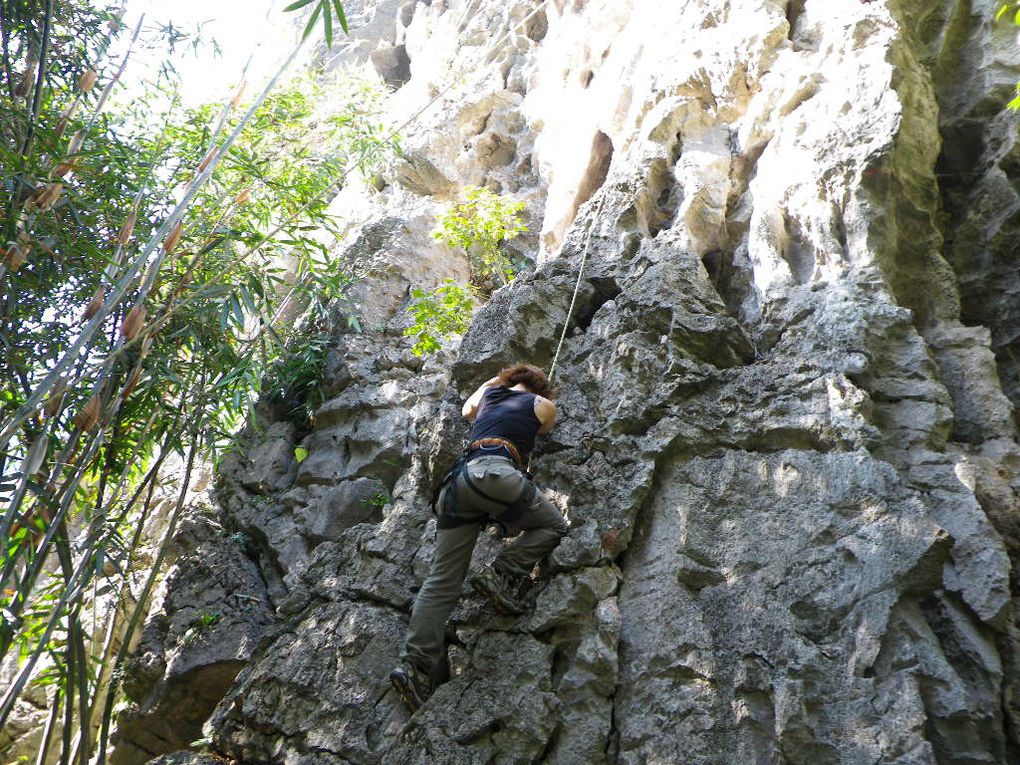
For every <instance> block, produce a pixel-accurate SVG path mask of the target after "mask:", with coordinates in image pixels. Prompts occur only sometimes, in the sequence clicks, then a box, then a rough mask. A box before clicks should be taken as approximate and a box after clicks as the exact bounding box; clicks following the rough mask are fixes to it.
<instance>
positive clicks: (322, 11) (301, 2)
mask: <svg viewBox="0 0 1020 765" xmlns="http://www.w3.org/2000/svg"><path fill="white" fill-rule="evenodd" d="M312 3H316V5H315V9H314V10H313V11H312V15H311V16H309V17H308V23H307V24H306V25H305V31H304V34H303V35H302V39H306V38H307V37H308V35H310V34H311V33H312V30H313V29H315V22H317V21H318V20H319V18H320V17H321V18H322V31H323V33H324V35H325V37H326V47H329V48H332V47H333V14H334V13H336V23H337V24H339V25H340V28H341V29H343V30H344V33H345V34H346V33H347V32H348V31H349V30H348V29H347V16H346V15H345V14H344V8H343V5H341V3H340V0H297V2H294V3H291V4H290V5H288V6H287V7H286V8H284V9H283V10H284V11H297V10H300V9H301V8H304V7H305V6H308V5H311V4H312Z"/></svg>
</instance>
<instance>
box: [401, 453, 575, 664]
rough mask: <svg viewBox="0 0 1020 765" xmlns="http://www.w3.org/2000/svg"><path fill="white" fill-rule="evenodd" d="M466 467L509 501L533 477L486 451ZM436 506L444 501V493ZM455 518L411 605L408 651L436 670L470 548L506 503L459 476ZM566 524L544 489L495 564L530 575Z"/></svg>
mask: <svg viewBox="0 0 1020 765" xmlns="http://www.w3.org/2000/svg"><path fill="white" fill-rule="evenodd" d="M465 470H466V471H467V472H468V474H469V475H470V477H471V481H472V482H473V483H474V484H475V485H476V486H477V487H478V488H479V489H480V490H481V491H482V492H483V493H484V494H487V495H488V496H490V497H494V498H496V499H500V500H502V501H503V502H505V503H507V504H509V503H510V502H513V501H514V500H515V499H517V497H519V496H520V495H521V492H522V491H525V490H526V489H528V488H529V484H530V480H529V479H528V477H527V476H526V475H524V474H523V473H522V472H520V471H519V470H517V469H516V468H515V467H514V465H513V462H511V461H510V460H509V459H508V458H506V457H502V456H495V455H493V456H483V457H478V458H476V459H473V460H471V461H470V462H468V464H467V466H466V468H465ZM450 490H451V487H447V488H445V489H444V490H443V494H440V497H439V503H438V506H439V507H442V506H443V500H444V499H445V496H444V495H445V493H446V492H447V491H450ZM456 491H457V517H458V521H459V522H460V525H457V526H455V527H453V528H448V529H439V530H438V531H437V532H436V551H435V557H434V558H433V559H432V571H431V572H430V573H429V575H428V577H427V578H426V579H425V582H424V583H423V584H422V586H421V589H420V590H419V591H418V597H417V598H416V599H415V601H414V608H413V609H412V610H411V623H410V624H409V625H408V628H407V642H406V644H405V646H404V654H403V655H404V656H405V657H406V658H407V659H409V660H410V661H412V662H414V663H415V664H416V665H417V666H418V667H420V668H421V669H423V670H425V671H427V672H433V671H435V669H436V668H437V667H439V665H440V663H441V661H442V659H443V654H444V652H445V644H446V640H445V638H446V622H447V620H448V619H449V618H450V612H451V611H453V607H454V606H455V605H456V604H457V600H458V598H460V593H461V590H462V589H463V587H464V578H465V577H466V576H467V570H468V564H469V563H470V562H471V553H472V552H473V551H474V549H475V541H476V540H477V539H478V533H479V532H480V531H481V530H482V529H483V528H485V526H486V524H488V523H491V522H493V521H498V520H499V516H500V514H501V513H503V512H504V511H505V509H506V505H504V504H498V503H494V502H490V501H489V500H487V499H485V498H484V497H482V496H480V495H479V494H478V493H477V492H475V491H473V490H472V489H471V487H470V486H469V485H468V484H467V482H466V481H465V480H464V477H463V476H462V475H461V476H459V477H458V481H457V485H456ZM567 529H568V524H567V521H566V520H565V519H564V518H563V515H562V514H561V513H560V511H559V510H557V509H556V506H555V505H553V503H552V502H550V501H549V500H548V499H547V498H546V497H545V496H544V495H543V494H542V492H540V491H535V492H534V499H532V501H531V503H530V504H529V505H528V507H527V508H526V509H525V510H524V512H523V513H522V514H521V515H520V516H518V517H517V518H516V519H515V520H514V521H513V523H512V524H511V525H510V530H511V533H513V532H514V531H518V530H519V531H521V532H522V533H521V534H520V536H518V537H517V538H516V539H514V540H513V541H512V542H511V543H510V544H509V545H507V546H506V548H504V549H503V551H502V552H500V554H499V555H497V556H496V559H495V560H494V561H493V564H492V565H493V566H494V567H495V568H496V570H497V571H499V572H500V573H503V574H507V575H508V576H512V577H522V576H527V575H528V574H530V573H531V569H532V568H533V567H534V565H535V564H536V563H538V562H539V561H540V560H542V558H544V557H545V556H546V555H547V554H548V553H549V552H550V551H551V550H552V549H553V548H554V547H556V545H557V543H558V542H559V541H560V538H561V537H562V536H563V535H564V534H565V533H567Z"/></svg>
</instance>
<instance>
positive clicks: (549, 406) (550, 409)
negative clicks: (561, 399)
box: [535, 394, 556, 433]
mask: <svg viewBox="0 0 1020 765" xmlns="http://www.w3.org/2000/svg"><path fill="white" fill-rule="evenodd" d="M535 416H536V417H537V418H538V421H539V422H540V423H542V426H541V427H540V428H539V429H538V432H539V433H548V432H549V431H550V430H552V426H553V423H554V422H556V404H554V403H553V402H552V401H550V400H549V399H547V398H546V397H545V396H539V395H537V394H536V395H535Z"/></svg>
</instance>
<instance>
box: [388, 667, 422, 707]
mask: <svg viewBox="0 0 1020 765" xmlns="http://www.w3.org/2000/svg"><path fill="white" fill-rule="evenodd" d="M390 685H392V686H393V688H394V690H396V692H397V693H398V694H399V695H400V698H401V699H403V700H404V703H405V704H407V708H408V709H410V710H411V711H412V712H416V711H418V707H420V706H421V705H422V704H424V703H425V701H426V700H427V699H428V697H429V696H431V695H432V681H431V680H430V679H429V676H428V673H426V672H423V671H422V670H420V669H418V668H417V667H416V666H414V665H413V664H412V663H411V662H409V661H407V660H406V659H405V660H403V661H401V662H400V664H398V665H397V668H396V669H394V670H393V671H392V672H390Z"/></svg>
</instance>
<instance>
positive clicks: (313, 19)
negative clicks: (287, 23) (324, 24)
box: [301, 5, 322, 40]
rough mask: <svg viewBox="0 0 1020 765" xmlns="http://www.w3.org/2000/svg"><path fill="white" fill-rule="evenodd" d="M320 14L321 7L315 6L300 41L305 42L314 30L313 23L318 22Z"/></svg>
mask: <svg viewBox="0 0 1020 765" xmlns="http://www.w3.org/2000/svg"><path fill="white" fill-rule="evenodd" d="M320 13H322V6H321V5H317V6H315V11H313V12H312V17H311V18H310V19H308V24H307V25H306V26H305V31H304V32H303V33H302V34H301V39H302V40H307V39H308V35H310V34H311V33H312V30H313V29H315V22H316V21H318V20H319V14H320Z"/></svg>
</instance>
